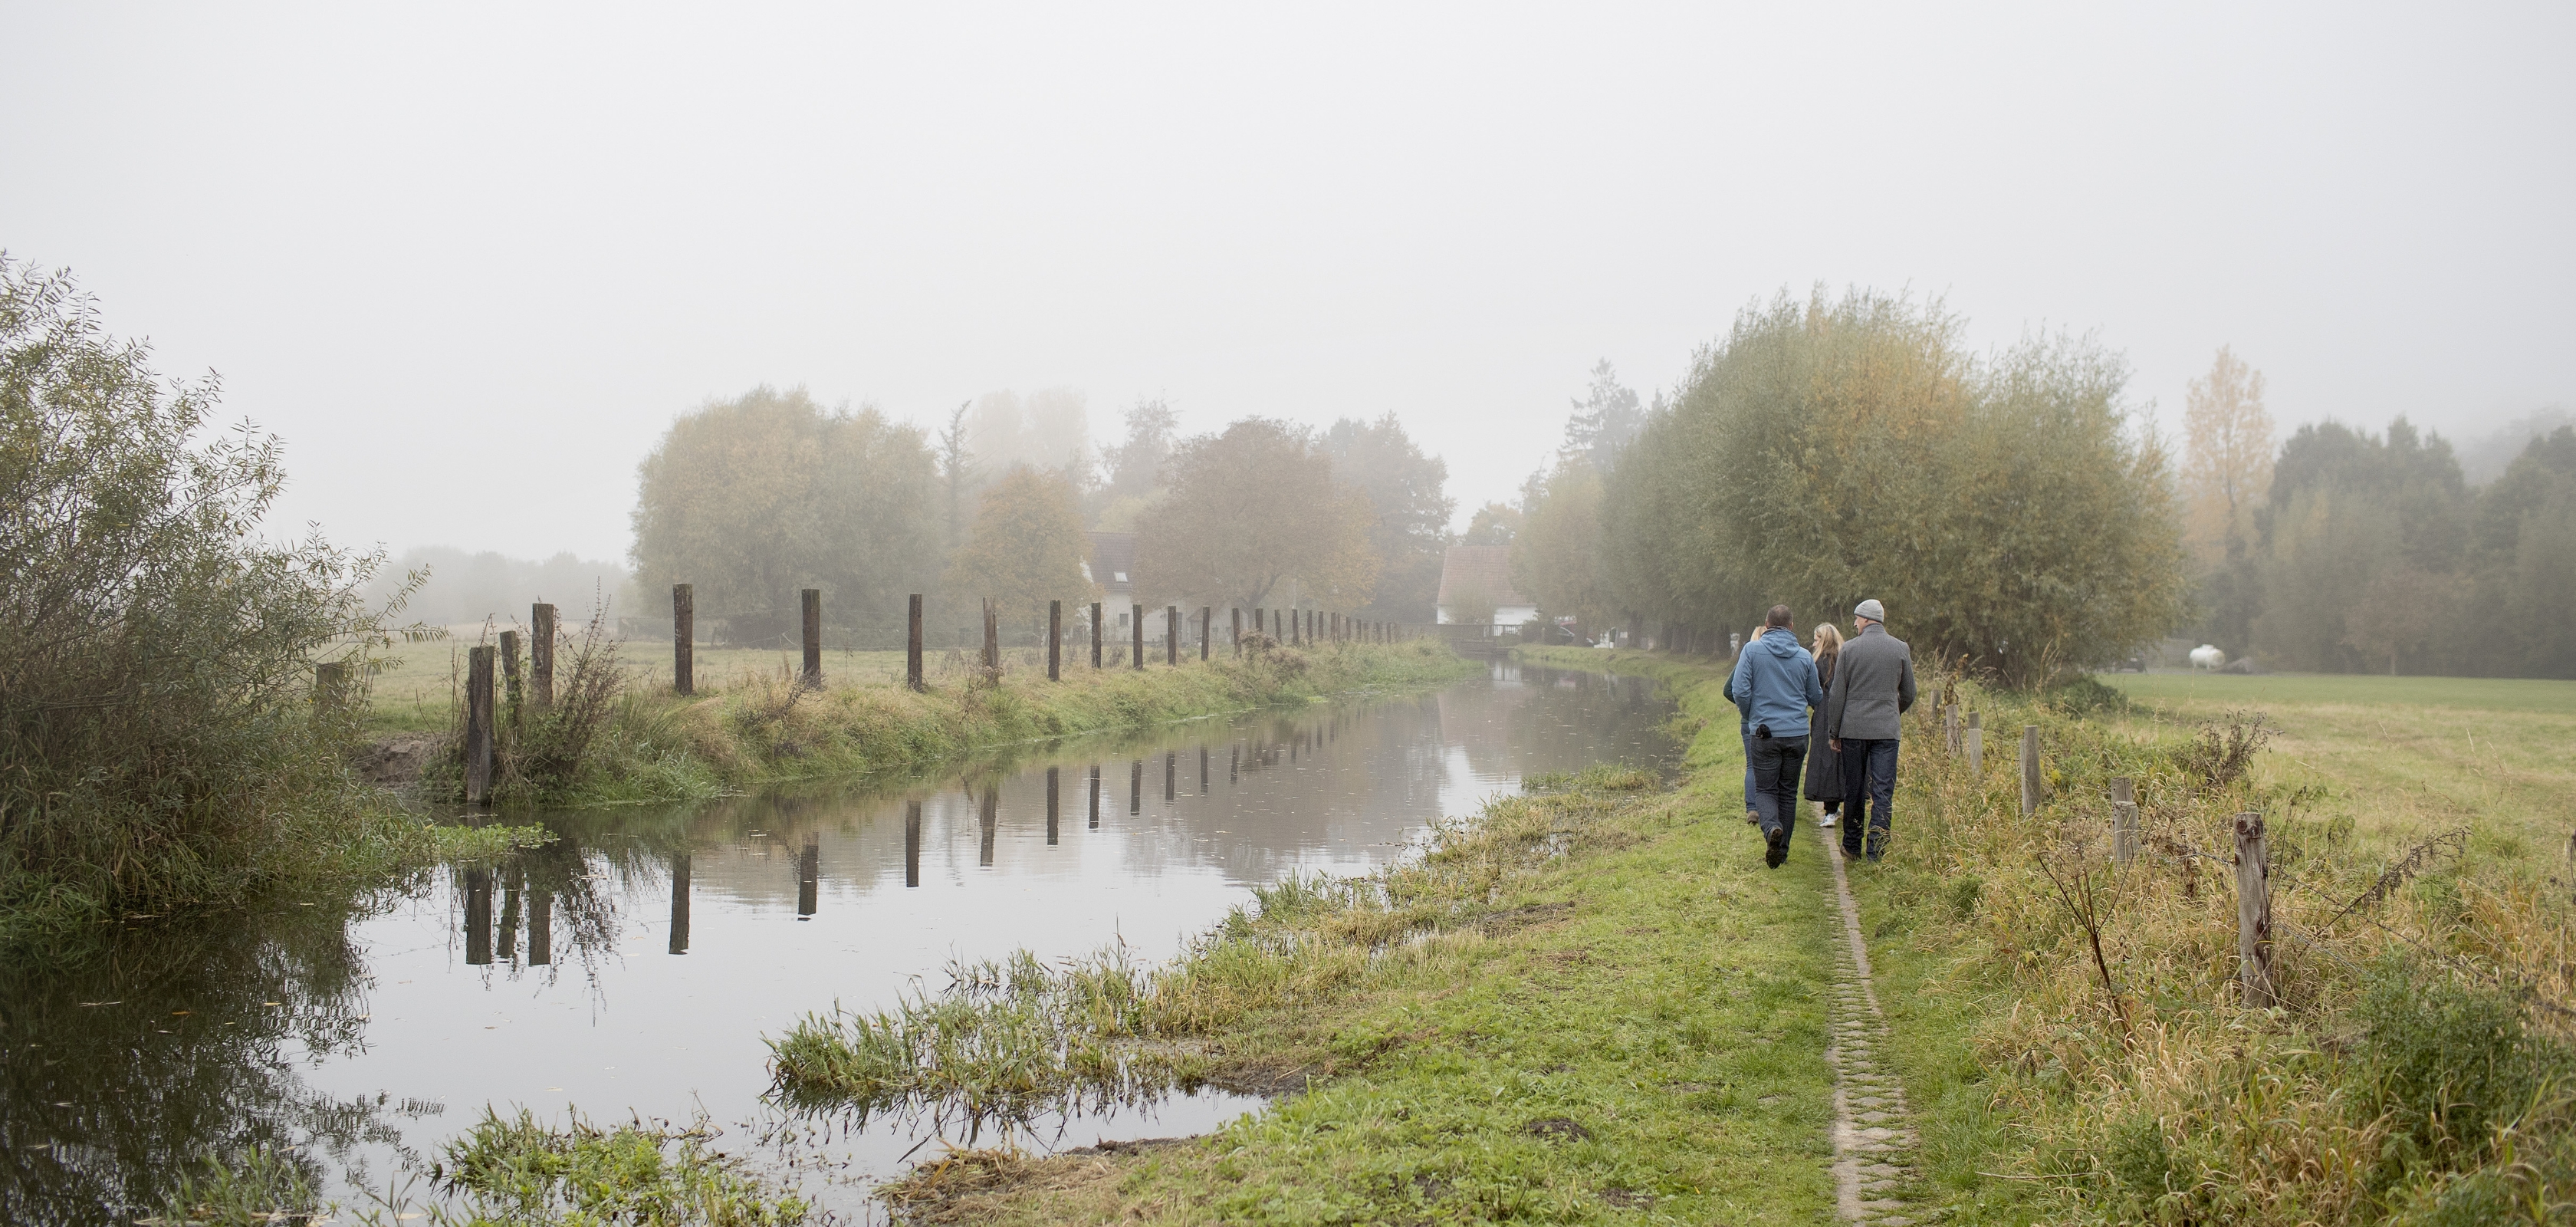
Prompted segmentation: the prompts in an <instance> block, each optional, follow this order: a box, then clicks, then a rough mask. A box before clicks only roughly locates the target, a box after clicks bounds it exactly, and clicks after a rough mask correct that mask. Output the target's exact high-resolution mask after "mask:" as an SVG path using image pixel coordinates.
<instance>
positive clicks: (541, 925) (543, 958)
mask: <svg viewBox="0 0 2576 1227" xmlns="http://www.w3.org/2000/svg"><path fill="white" fill-rule="evenodd" d="M554 958H555V893H554V892H553V891H550V890H546V889H544V888H542V887H540V888H538V889H537V890H535V891H532V892H530V893H529V895H528V962H529V964H530V965H532V966H543V965H545V964H547V963H551V962H553V961H554Z"/></svg>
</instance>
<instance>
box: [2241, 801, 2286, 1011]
mask: <svg viewBox="0 0 2576 1227" xmlns="http://www.w3.org/2000/svg"><path fill="white" fill-rule="evenodd" d="M2236 959H2237V965H2238V973H2239V977H2240V978H2241V979H2242V981H2243V983H2244V986H2245V1004H2246V1005H2248V1006H2251V1007H2253V1008H2256V1009H2263V1008H2267V1007H2269V1006H2272V1005H2275V1004H2278V1003H2279V1001H2280V997H2279V994H2277V993H2275V992H2274V991H2273V987H2272V864H2271V861H2270V860H2269V859H2268V853H2267V851H2266V849H2265V848H2264V846H2263V815H2261V814H2255V813H2245V814H2238V815H2237V816H2236Z"/></svg>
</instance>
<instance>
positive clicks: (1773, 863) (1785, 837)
mask: <svg viewBox="0 0 2576 1227" xmlns="http://www.w3.org/2000/svg"><path fill="white" fill-rule="evenodd" d="M1787 859H1789V828H1787V827H1785V826H1778V827H1773V828H1771V829H1770V830H1768V831H1764V832H1763V833H1762V863H1763V864H1765V865H1768V866H1770V867H1771V868H1773V869H1778V868H1779V867H1780V862H1782V861H1785V860H1787Z"/></svg>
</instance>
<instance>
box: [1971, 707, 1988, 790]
mask: <svg viewBox="0 0 2576 1227" xmlns="http://www.w3.org/2000/svg"><path fill="white" fill-rule="evenodd" d="M1984 720H1985V713H1983V712H1973V711H1972V712H1969V713H1968V732H1967V738H1968V778H1969V779H1970V780H1974V781H1977V782H1978V787H1980V788H1982V787H1984V786H1985V785H1984V780H1985V778H1986V776H1985V771H1986V728H1985V724H1984Z"/></svg>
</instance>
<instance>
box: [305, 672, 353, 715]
mask: <svg viewBox="0 0 2576 1227" xmlns="http://www.w3.org/2000/svg"><path fill="white" fill-rule="evenodd" d="M348 699H349V666H348V665H347V664H346V663H344V662H339V661H326V662H324V663H322V664H318V665H315V666H313V710H315V711H338V710H339V709H340V708H341V707H342V706H344V705H346V704H347V702H348Z"/></svg>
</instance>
